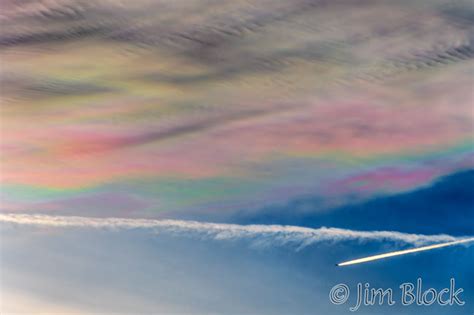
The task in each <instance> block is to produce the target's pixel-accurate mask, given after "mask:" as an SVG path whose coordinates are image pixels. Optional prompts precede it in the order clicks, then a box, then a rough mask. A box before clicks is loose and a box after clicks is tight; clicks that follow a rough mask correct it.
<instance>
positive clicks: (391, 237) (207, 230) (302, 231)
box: [0, 213, 471, 250]
mask: <svg viewBox="0 0 474 315" xmlns="http://www.w3.org/2000/svg"><path fill="white" fill-rule="evenodd" d="M8 223H9V224H21V225H33V226H47V227H56V228H87V229H104V230H111V231H113V230H137V229H140V230H147V231H150V232H153V233H158V234H161V233H166V234H168V235H176V236H185V237H197V238H199V239H214V240H221V241H223V240H229V241H232V240H247V241H249V242H250V243H251V244H252V245H254V246H263V247H265V246H290V247H294V248H296V250H300V249H303V248H305V247H307V246H310V245H312V244H317V243H321V242H343V241H354V240H356V241H360V242H373V241H375V242H396V243H399V242H402V243H405V244H411V245H412V246H422V245H427V244H433V243H441V242H454V241H458V240H460V239H461V238H457V237H454V236H451V235H445V234H441V235H422V234H406V233H400V232H394V231H353V230H345V229H338V228H326V227H321V228H309V227H300V226H288V225H258V224H254V225H239V224H226V223H211V222H196V221H185V220H153V219H131V218H91V217H77V216H53V215H41V214H18V213H0V225H1V224H8ZM469 237H471V236H469ZM464 238H466V237H464Z"/></svg>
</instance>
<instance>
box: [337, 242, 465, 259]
mask: <svg viewBox="0 0 474 315" xmlns="http://www.w3.org/2000/svg"><path fill="white" fill-rule="evenodd" d="M472 241H474V237H472V238H466V239H463V240H459V241H453V242H447V243H441V244H434V245H428V246H423V247H418V248H412V249H406V250H399V251H396V252H391V253H385V254H380V255H374V256H369V257H365V258H359V259H354V260H349V261H345V262H342V263H339V264H337V266H348V265H355V264H361V263H365V262H369V261H374V260H379V259H384V258H388V257H393V256H400V255H406V254H411V253H416V252H422V251H425V250H431V249H436V248H441V247H447V246H452V245H458V244H462V243H468V242H472Z"/></svg>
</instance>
